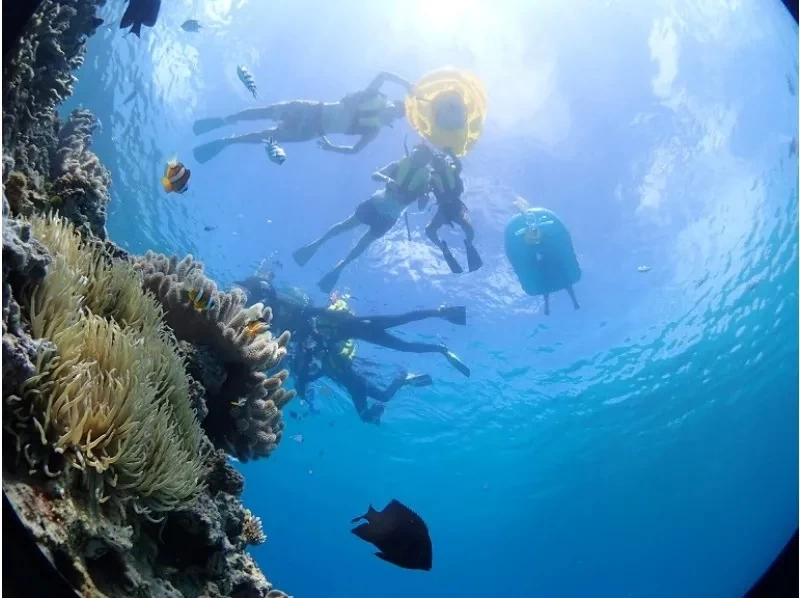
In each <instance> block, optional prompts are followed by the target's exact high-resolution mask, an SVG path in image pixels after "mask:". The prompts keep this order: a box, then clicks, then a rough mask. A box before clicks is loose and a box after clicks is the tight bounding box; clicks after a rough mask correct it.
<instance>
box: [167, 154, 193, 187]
mask: <svg viewBox="0 0 800 598" xmlns="http://www.w3.org/2000/svg"><path fill="white" fill-rule="evenodd" d="M191 175H192V171H191V170H189V169H188V168H186V167H185V166H184V165H183V164H181V163H180V162H178V160H177V158H172V159H171V160H170V161H169V162H167V168H166V170H165V171H164V176H163V177H162V178H161V185H162V186H163V187H164V191H166V192H167V193H172V192H175V193H185V192H186V190H187V189H188V188H189V177H190V176H191Z"/></svg>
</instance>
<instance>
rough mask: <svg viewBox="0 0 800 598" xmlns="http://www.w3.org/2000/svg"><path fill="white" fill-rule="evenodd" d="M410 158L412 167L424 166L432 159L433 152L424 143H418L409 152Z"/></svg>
mask: <svg viewBox="0 0 800 598" xmlns="http://www.w3.org/2000/svg"><path fill="white" fill-rule="evenodd" d="M410 158H411V163H412V164H413V165H414V166H426V165H427V164H428V163H430V161H431V160H432V159H433V150H432V149H431V148H430V147H428V146H427V145H426V144H425V143H418V144H417V145H415V146H414V149H413V150H411V155H410Z"/></svg>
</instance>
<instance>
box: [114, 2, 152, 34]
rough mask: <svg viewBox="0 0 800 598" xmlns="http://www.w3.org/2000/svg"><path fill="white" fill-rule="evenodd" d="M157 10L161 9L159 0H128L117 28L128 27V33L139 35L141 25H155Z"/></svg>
mask: <svg viewBox="0 0 800 598" xmlns="http://www.w3.org/2000/svg"><path fill="white" fill-rule="evenodd" d="M159 10H161V0H129V2H128V8H126V9H125V14H124V15H122V22H121V23H120V24H119V28H120V29H124V28H125V27H130V28H131V30H130V31H129V32H128V33H133V34H135V35H136V37H141V36H140V35H139V34H140V33H141V32H142V25H144V26H145V27H152V26H153V25H155V24H156V19H158V11H159Z"/></svg>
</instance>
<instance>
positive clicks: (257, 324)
mask: <svg viewBox="0 0 800 598" xmlns="http://www.w3.org/2000/svg"><path fill="white" fill-rule="evenodd" d="M267 330H269V323H268V322H267V320H266V319H264V318H257V319H255V320H253V321H252V322H248V324H247V336H248V337H249V338H253V337H254V336H258V335H259V334H261V333H262V332H266V331H267Z"/></svg>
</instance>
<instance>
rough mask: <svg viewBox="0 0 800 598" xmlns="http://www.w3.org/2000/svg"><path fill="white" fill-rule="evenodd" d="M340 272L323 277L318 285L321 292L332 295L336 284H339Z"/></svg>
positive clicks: (333, 272)
mask: <svg viewBox="0 0 800 598" xmlns="http://www.w3.org/2000/svg"><path fill="white" fill-rule="evenodd" d="M339 274H340V272H339V270H331V271H330V272H328V273H327V274H326V275H325V276H323V277H322V278H321V279H320V281H319V282H318V283H317V286H318V287H319V290H320V291H322V292H323V293H330V292H331V291H333V287H335V286H336V283H337V282H339Z"/></svg>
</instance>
